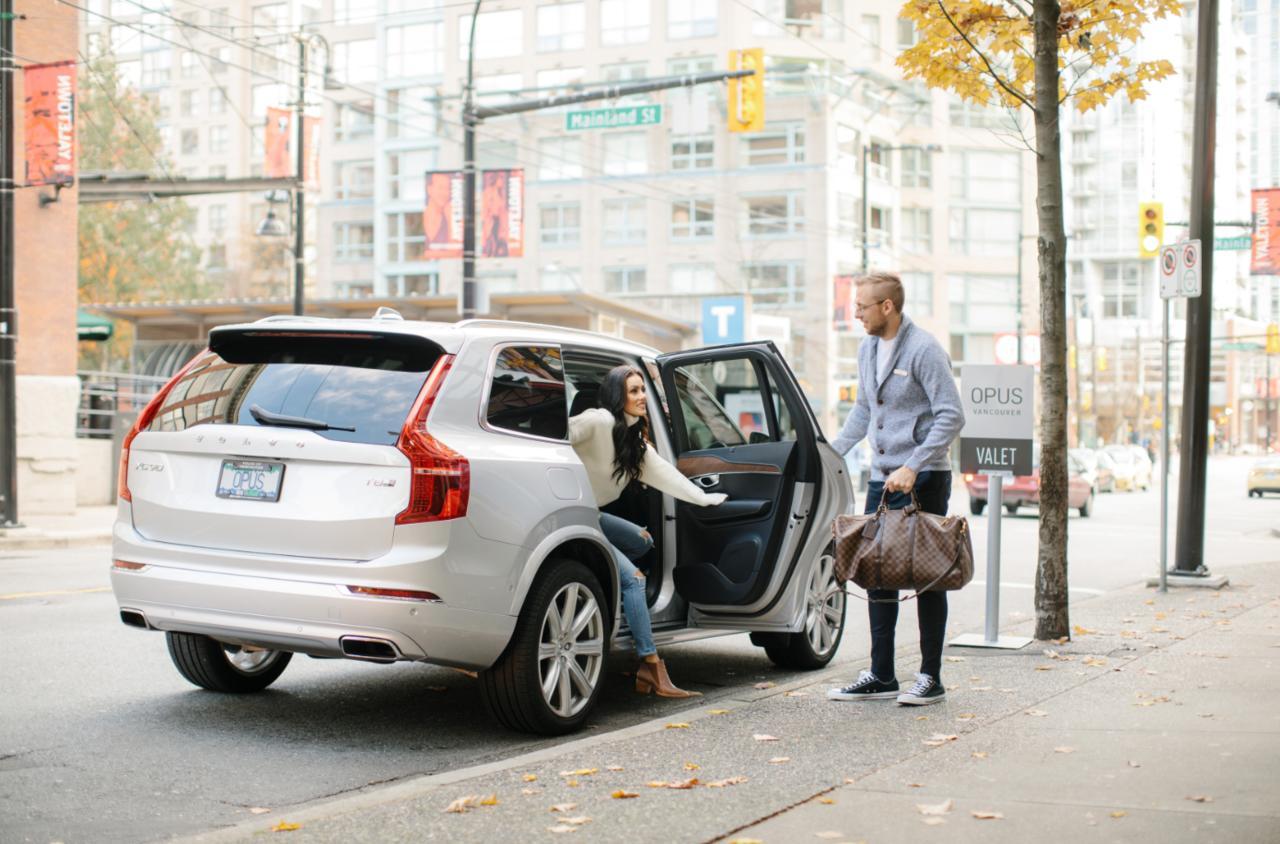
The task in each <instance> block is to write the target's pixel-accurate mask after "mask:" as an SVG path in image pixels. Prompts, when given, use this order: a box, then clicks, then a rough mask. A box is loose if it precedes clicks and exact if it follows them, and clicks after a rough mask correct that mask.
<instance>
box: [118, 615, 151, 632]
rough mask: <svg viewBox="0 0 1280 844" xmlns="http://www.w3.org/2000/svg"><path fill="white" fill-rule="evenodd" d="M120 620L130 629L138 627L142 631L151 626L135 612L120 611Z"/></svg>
mask: <svg viewBox="0 0 1280 844" xmlns="http://www.w3.org/2000/svg"><path fill="white" fill-rule="evenodd" d="M120 620H121V621H123V622H124V623H125V624H127V625H128V626H130V627H138V628H141V629H142V630H150V629H151V625H150V624H148V623H147V617H146V616H145V615H143V614H142V613H140V612H138V611H137V610H120Z"/></svg>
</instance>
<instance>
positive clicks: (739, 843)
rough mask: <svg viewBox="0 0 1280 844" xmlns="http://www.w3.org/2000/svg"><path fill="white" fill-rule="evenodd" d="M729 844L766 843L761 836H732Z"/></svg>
mask: <svg viewBox="0 0 1280 844" xmlns="http://www.w3.org/2000/svg"><path fill="white" fill-rule="evenodd" d="M729 844H764V842H763V841H761V840H760V839H759V838H730V839H729Z"/></svg>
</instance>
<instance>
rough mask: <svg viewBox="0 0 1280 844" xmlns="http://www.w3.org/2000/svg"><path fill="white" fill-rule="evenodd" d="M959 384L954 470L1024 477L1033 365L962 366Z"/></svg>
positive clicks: (1029, 437)
mask: <svg viewBox="0 0 1280 844" xmlns="http://www.w3.org/2000/svg"><path fill="white" fill-rule="evenodd" d="M960 382H961V384H960V395H961V398H962V399H963V401H964V430H963V431H962V432H961V435H960V471H961V472H966V473H972V474H975V475H977V474H1009V475H1030V474H1031V468H1032V455H1031V441H1032V439H1033V436H1034V431H1035V400H1034V389H1035V367H1032V366H966V367H964V370H963V372H961V375H960Z"/></svg>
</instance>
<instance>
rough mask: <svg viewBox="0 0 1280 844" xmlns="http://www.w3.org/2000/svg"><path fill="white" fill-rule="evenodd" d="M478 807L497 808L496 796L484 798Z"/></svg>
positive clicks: (491, 795)
mask: <svg viewBox="0 0 1280 844" xmlns="http://www.w3.org/2000/svg"><path fill="white" fill-rule="evenodd" d="M480 805H481V806H497V805H498V795H496V794H490V795H489V796H488V797H486V798H484V799H483V800H481V801H480Z"/></svg>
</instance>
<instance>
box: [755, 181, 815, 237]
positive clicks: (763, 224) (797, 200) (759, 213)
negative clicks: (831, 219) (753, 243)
mask: <svg viewBox="0 0 1280 844" xmlns="http://www.w3.org/2000/svg"><path fill="white" fill-rule="evenodd" d="M742 203H743V208H744V210H745V212H746V223H747V226H746V229H747V237H787V236H790V235H797V234H802V233H803V232H804V193H803V192H802V191H789V192H787V193H775V194H768V195H765V196H744V197H743V198H742Z"/></svg>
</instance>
